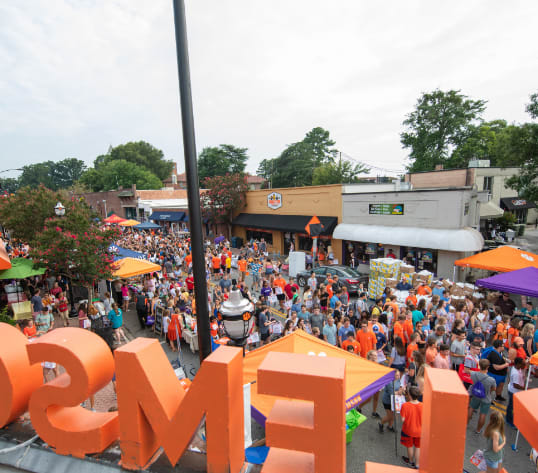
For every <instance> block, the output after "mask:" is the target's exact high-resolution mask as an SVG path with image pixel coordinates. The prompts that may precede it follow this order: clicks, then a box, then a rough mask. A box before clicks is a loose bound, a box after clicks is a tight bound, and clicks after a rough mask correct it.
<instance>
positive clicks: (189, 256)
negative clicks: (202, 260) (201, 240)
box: [185, 253, 220, 269]
mask: <svg viewBox="0 0 538 473" xmlns="http://www.w3.org/2000/svg"><path fill="white" fill-rule="evenodd" d="M185 264H186V265H187V269H189V267H190V265H191V264H192V255H191V254H190V253H189V254H188V255H187V256H185ZM219 264H220V263H219Z"/></svg>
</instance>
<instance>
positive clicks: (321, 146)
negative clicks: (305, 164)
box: [303, 126, 337, 166]
mask: <svg viewBox="0 0 538 473" xmlns="http://www.w3.org/2000/svg"><path fill="white" fill-rule="evenodd" d="M329 135H330V133H329V132H328V131H327V130H324V129H323V128H321V127H319V126H318V127H315V128H312V129H311V130H310V131H309V132H308V133H307V134H306V136H305V137H304V139H303V143H307V144H309V145H310V146H311V147H312V152H313V154H314V160H315V162H316V165H317V166H319V165H320V164H324V163H332V162H334V159H335V157H336V154H337V150H336V149H334V148H333V146H334V145H335V142H334V141H333V140H331V138H330V136H329Z"/></svg>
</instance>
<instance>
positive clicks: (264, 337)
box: [260, 333, 271, 342]
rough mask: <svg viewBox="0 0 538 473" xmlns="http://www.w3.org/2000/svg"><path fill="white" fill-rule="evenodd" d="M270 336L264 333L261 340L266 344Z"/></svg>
mask: <svg viewBox="0 0 538 473" xmlns="http://www.w3.org/2000/svg"><path fill="white" fill-rule="evenodd" d="M270 336H271V334H270V333H264V334H262V335H261V337H260V338H261V339H262V340H263V341H264V342H265V340H267V339H268V338H269V337H270Z"/></svg>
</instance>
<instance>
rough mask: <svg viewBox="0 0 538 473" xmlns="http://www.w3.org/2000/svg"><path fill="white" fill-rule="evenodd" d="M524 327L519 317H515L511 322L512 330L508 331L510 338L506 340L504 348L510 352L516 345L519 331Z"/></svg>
mask: <svg viewBox="0 0 538 473" xmlns="http://www.w3.org/2000/svg"><path fill="white" fill-rule="evenodd" d="M522 325H523V321H522V320H521V319H520V318H519V317H514V318H513V319H512V320H511V321H510V328H509V329H508V337H507V339H506V342H505V343H504V347H505V348H506V349H507V350H510V348H511V347H512V345H513V343H514V339H515V338H516V337H519V329H520V328H521V326H522Z"/></svg>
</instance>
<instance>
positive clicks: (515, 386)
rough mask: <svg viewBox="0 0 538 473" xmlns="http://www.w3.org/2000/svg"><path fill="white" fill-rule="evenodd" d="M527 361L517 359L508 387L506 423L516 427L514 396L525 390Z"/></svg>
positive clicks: (511, 371)
mask: <svg viewBox="0 0 538 473" xmlns="http://www.w3.org/2000/svg"><path fill="white" fill-rule="evenodd" d="M525 366H526V364H525V360H524V359H523V358H519V357H517V358H516V359H515V360H514V366H512V369H511V370H510V384H509V385H508V406H506V423H507V424H508V425H510V426H511V427H513V428H514V429H515V428H516V427H515V426H514V394H516V393H518V392H520V391H524V390H525Z"/></svg>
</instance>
